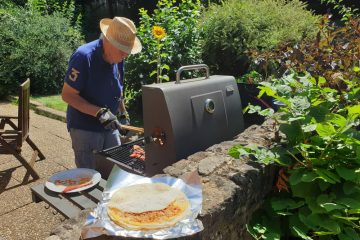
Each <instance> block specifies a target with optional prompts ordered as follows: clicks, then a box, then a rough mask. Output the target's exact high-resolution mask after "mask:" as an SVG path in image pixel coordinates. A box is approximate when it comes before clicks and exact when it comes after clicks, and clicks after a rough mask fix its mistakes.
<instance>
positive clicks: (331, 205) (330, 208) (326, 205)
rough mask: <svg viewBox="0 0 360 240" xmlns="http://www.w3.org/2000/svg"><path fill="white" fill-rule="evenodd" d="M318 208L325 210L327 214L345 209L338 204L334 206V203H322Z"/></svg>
mask: <svg viewBox="0 0 360 240" xmlns="http://www.w3.org/2000/svg"><path fill="white" fill-rule="evenodd" d="M320 206H321V207H323V208H325V209H326V211H327V212H331V211H333V210H337V209H344V208H345V207H344V206H343V205H339V204H336V203H323V204H320Z"/></svg>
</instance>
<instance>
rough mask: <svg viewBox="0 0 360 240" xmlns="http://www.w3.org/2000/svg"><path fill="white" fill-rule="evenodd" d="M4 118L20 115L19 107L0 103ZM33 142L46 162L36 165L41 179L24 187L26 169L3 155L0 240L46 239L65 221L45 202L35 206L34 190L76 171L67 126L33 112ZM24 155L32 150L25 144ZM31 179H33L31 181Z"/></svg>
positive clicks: (0, 170) (0, 162) (0, 158)
mask: <svg viewBox="0 0 360 240" xmlns="http://www.w3.org/2000/svg"><path fill="white" fill-rule="evenodd" d="M0 115H15V116H16V115H17V106H15V105H13V104H11V103H8V102H0ZM30 138H31V139H32V140H33V141H34V142H35V144H36V145H37V146H38V147H39V148H40V150H41V151H42V152H43V153H44V155H45V157H46V159H45V160H43V161H38V162H36V163H35V169H36V171H37V172H38V173H39V174H40V179H39V180H37V181H32V182H29V183H25V184H23V183H22V180H23V178H24V176H25V173H26V169H25V168H24V167H23V166H22V165H21V164H20V162H19V161H18V160H17V159H16V158H15V157H14V156H12V155H3V154H2V155H0V239H1V240H20V239H27V240H32V239H33V240H38V239H45V238H47V237H48V236H49V235H50V232H51V230H52V229H54V228H55V227H56V226H57V225H59V224H61V223H62V221H64V218H63V217H62V216H61V215H60V214H58V213H56V211H54V210H53V209H52V208H51V207H50V208H49V206H48V205H47V204H45V203H44V202H41V203H33V201H32V198H31V191H30V187H31V186H33V185H37V184H39V183H42V182H45V181H46V179H47V178H48V177H49V176H51V175H52V174H54V173H56V172H58V171H62V170H65V169H70V168H74V167H75V164H74V160H73V159H74V157H73V151H72V148H71V142H70V136H69V134H68V132H67V129H66V124H65V123H64V122H61V121H59V120H54V119H51V118H48V117H44V116H42V115H38V114H36V113H35V112H34V111H32V110H31V111H30ZM23 154H24V155H25V156H26V157H27V158H29V157H30V155H31V148H30V147H29V146H28V145H27V143H24V147H23ZM30 179H31V178H30Z"/></svg>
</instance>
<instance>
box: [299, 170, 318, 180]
mask: <svg viewBox="0 0 360 240" xmlns="http://www.w3.org/2000/svg"><path fill="white" fill-rule="evenodd" d="M317 178H320V177H319V175H318V174H316V173H315V172H306V173H304V174H303V175H302V177H301V181H303V182H312V181H314V180H315V179H317Z"/></svg>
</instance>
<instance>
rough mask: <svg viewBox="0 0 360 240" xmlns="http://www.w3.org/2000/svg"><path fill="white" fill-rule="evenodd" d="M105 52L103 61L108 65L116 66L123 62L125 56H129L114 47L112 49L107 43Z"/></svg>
mask: <svg viewBox="0 0 360 240" xmlns="http://www.w3.org/2000/svg"><path fill="white" fill-rule="evenodd" d="M107 43H108V44H106V47H105V48H104V50H105V56H104V57H105V61H107V62H108V63H110V64H116V63H119V62H121V61H122V60H124V59H125V58H126V57H127V56H129V54H128V53H125V52H123V51H121V50H119V49H117V48H116V47H114V46H113V45H112V44H111V43H110V42H107Z"/></svg>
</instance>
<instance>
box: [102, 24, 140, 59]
mask: <svg viewBox="0 0 360 240" xmlns="http://www.w3.org/2000/svg"><path fill="white" fill-rule="evenodd" d="M111 22H112V19H110V18H104V19H101V20H100V30H101V32H102V34H103V35H104V37H105V38H106V39H107V40H108V41H109V42H110V43H111V45H113V46H114V47H116V48H117V49H119V50H121V51H123V52H125V53H127V54H136V53H139V52H141V49H142V45H141V42H140V40H139V38H138V37H137V36H135V39H134V44H133V46H131V47H129V46H125V45H122V44H120V43H118V42H114V40H113V39H111V38H109V37H108V36H107V30H108V28H109V26H110V24H111Z"/></svg>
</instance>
